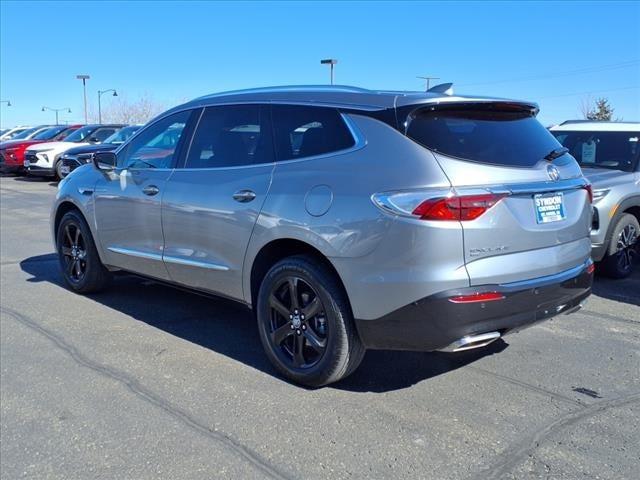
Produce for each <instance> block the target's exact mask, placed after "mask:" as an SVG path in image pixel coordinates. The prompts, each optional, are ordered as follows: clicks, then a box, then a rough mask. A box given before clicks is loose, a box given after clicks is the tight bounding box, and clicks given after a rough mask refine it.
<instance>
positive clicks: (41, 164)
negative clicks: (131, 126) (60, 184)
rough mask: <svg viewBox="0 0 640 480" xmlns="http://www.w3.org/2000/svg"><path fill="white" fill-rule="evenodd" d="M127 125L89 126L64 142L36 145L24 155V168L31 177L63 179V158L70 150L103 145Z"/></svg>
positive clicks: (77, 131)
mask: <svg viewBox="0 0 640 480" xmlns="http://www.w3.org/2000/svg"><path fill="white" fill-rule="evenodd" d="M124 126H125V125H120V124H117V125H98V124H96V125H87V126H85V127H82V128H79V129H78V130H76V131H75V132H73V133H72V134H71V135H69V136H68V137H67V138H66V139H65V140H64V142H47V143H40V144H38V145H34V146H33V147H30V148H28V149H27V150H26V152H25V154H24V168H25V171H26V172H27V173H28V174H29V175H36V176H43V177H56V178H57V179H60V178H62V175H61V172H60V168H61V167H62V161H61V158H60V157H61V156H62V154H63V153H64V152H66V151H67V150H69V149H70V148H74V147H78V146H80V145H90V144H97V143H102V142H103V141H104V140H105V139H106V138H108V137H110V136H111V135H113V134H114V133H115V132H117V131H118V130H120V129H121V128H122V127H124Z"/></svg>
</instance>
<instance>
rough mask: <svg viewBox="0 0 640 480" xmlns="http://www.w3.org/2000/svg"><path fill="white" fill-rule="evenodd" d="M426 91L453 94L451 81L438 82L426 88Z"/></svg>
mask: <svg viewBox="0 0 640 480" xmlns="http://www.w3.org/2000/svg"><path fill="white" fill-rule="evenodd" d="M427 92H431V93H443V94H445V95H453V83H440V84H438V85H436V86H434V87H431V88H430V89H429V90H427Z"/></svg>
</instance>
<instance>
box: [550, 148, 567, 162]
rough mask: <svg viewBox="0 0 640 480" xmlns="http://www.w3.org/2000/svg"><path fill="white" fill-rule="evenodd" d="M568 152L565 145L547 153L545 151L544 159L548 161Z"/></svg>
mask: <svg viewBox="0 0 640 480" xmlns="http://www.w3.org/2000/svg"><path fill="white" fill-rule="evenodd" d="M568 152H569V149H568V148H567V147H560V148H556V149H555V150H551V151H550V152H549V153H547V154H546V155H545V156H544V159H545V160H549V161H551V160H555V159H556V158H558V157H561V156H562V155H564V154H565V153H568Z"/></svg>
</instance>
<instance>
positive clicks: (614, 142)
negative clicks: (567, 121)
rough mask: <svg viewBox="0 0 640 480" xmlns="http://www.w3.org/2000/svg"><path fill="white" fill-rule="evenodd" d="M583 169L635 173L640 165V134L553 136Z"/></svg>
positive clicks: (571, 134)
mask: <svg viewBox="0 0 640 480" xmlns="http://www.w3.org/2000/svg"><path fill="white" fill-rule="evenodd" d="M551 133H553V134H554V135H555V137H556V138H557V139H558V141H559V142H560V143H562V145H563V146H565V147H567V148H568V149H569V153H571V155H573V156H574V157H575V159H576V160H577V161H578V163H579V164H580V166H581V167H583V168H609V169H612V170H622V171H623V172H632V171H633V170H634V169H635V166H636V165H637V163H638V156H639V152H640V132H593V131H592V132H580V131H557V132H551Z"/></svg>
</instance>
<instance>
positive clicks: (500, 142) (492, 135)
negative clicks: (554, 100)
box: [406, 104, 561, 167]
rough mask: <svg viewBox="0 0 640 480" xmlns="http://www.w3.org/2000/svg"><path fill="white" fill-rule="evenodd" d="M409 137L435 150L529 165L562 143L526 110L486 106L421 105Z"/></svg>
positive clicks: (495, 162) (496, 162) (479, 159)
mask: <svg viewBox="0 0 640 480" xmlns="http://www.w3.org/2000/svg"><path fill="white" fill-rule="evenodd" d="M407 123H408V126H407V132H406V134H407V136H408V137H409V138H411V139H412V140H414V141H416V142H418V143H419V144H421V145H423V146H425V147H427V148H428V149H430V150H433V151H434V152H438V153H442V154H444V155H448V156H451V157H456V158H460V159H463V160H470V161H474V162H479V163H486V164H491V165H503V166H509V167H532V166H534V165H535V164H536V163H538V162H539V161H540V160H542V159H544V157H545V156H547V155H548V154H549V153H551V152H552V151H553V150H557V149H558V148H561V145H560V143H558V141H557V140H556V139H555V138H554V136H553V135H552V134H551V133H549V131H548V130H547V129H546V128H544V127H543V126H542V125H541V124H540V122H538V120H537V119H536V118H535V117H534V116H533V115H532V114H531V112H530V111H527V110H522V109H514V108H513V107H512V108H504V109H501V108H500V107H497V106H496V105H494V104H489V105H486V106H482V105H474V106H470V107H455V108H454V107H448V108H444V109H435V110H432V109H426V108H425V109H421V110H418V111H417V112H415V113H413V114H412V115H411V116H410V118H409V119H408V120H407Z"/></svg>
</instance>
